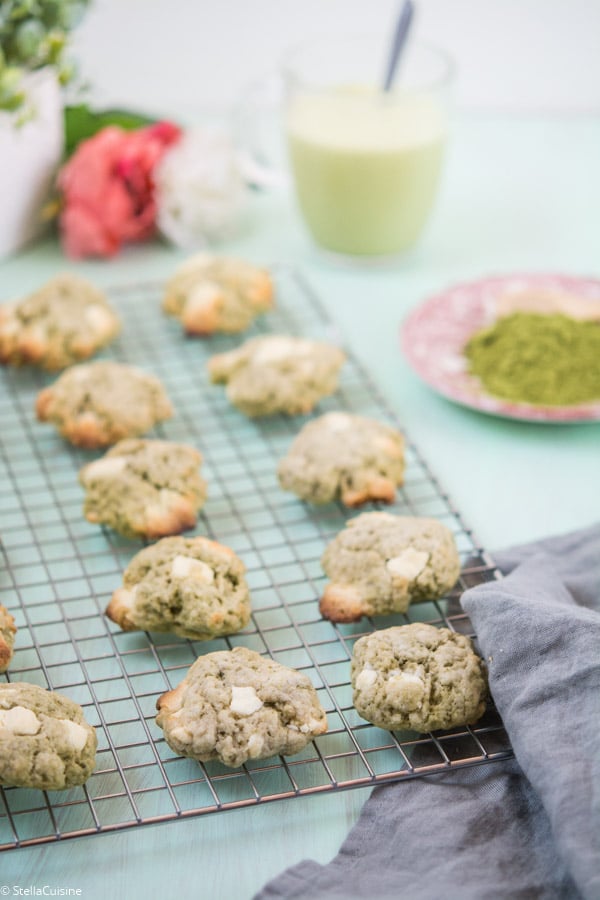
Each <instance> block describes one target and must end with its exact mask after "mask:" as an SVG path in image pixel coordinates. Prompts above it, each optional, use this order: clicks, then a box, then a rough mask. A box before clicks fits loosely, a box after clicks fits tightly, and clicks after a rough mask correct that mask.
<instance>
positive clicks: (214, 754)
mask: <svg viewBox="0 0 600 900" xmlns="http://www.w3.org/2000/svg"><path fill="white" fill-rule="evenodd" d="M156 706H157V709H158V715H157V717H156V723H157V725H158V726H159V727H160V728H162V729H163V731H164V734H165V738H166V741H167V743H168V745H169V747H170V748H171V749H172V750H173V752H174V753H177V754H178V755H180V756H189V757H191V758H193V759H197V760H201V761H202V762H206V761H208V760H211V759H218V760H220V761H221V762H222V763H223V764H224V765H226V766H231V767H233V768H235V767H237V766H241V765H243V764H244V763H245V762H246V761H247V760H248V759H266V758H267V757H269V756H273V755H275V754H278V753H280V754H283V755H284V756H287V755H293V754H294V753H299V752H300V750H302V749H303V748H304V747H305V746H306V744H307V743H308V742H309V741H310V740H312V738H313V737H316V736H317V735H319V734H323V733H324V732H325V731H327V718H326V716H325V711H324V710H323V708H322V707H321V704H320V703H319V698H318V696H317V692H316V691H315V689H314V687H313V685H312V683H311V681H310V679H309V678H308V677H307V676H306V675H304V674H303V673H302V672H297V671H296V670H295V669H290V668H288V667H287V666H283V665H281V663H278V662H275V661H274V660H272V659H265V658H264V657H262V656H260V654H259V653H256V652H255V651H254V650H248V649H247V648H246V647H235V648H234V649H233V650H223V651H218V652H216V653H207V654H206V656H201V657H200V658H199V659H197V660H196V662H195V663H194V664H193V666H192V667H191V669H190V670H189V671H188V673H187V675H186V676H185V678H184V679H183V681H182V682H181V684H180V685H179V686H178V687H176V688H175V689H174V690H172V691H168V692H167V693H166V694H163V695H162V696H161V697H159V699H158V702H157V704H156Z"/></svg>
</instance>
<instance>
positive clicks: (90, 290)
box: [0, 273, 121, 371]
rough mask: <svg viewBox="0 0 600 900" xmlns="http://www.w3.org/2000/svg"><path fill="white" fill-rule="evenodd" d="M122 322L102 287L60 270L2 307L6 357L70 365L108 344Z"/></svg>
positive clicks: (54, 366)
mask: <svg viewBox="0 0 600 900" xmlns="http://www.w3.org/2000/svg"><path fill="white" fill-rule="evenodd" d="M120 327H121V326H120V322H119V319H118V318H117V316H116V314H115V313H114V311H113V309H112V308H111V306H110V304H109V302H108V300H107V298H106V296H105V294H103V293H102V291H99V290H98V289H97V288H96V287H94V285H93V284H90V282H89V281H86V280H85V279H84V278H80V277H79V276H78V275H72V274H70V273H64V274H62V275H57V276H56V277H55V278H52V279H51V280H50V281H48V282H47V284H44V285H43V286H42V287H41V288H39V289H38V290H36V291H34V292H33V293H32V294H29V295H28V296H26V297H24V298H23V299H21V300H18V301H16V302H15V303H6V304H4V305H3V306H0V362H2V363H7V364H9V365H12V366H22V365H27V364H32V365H37V366H41V368H43V369H47V370H48V371H56V370H58V369H64V368H66V366H70V365H71V364H72V363H75V362H80V361H81V360H83V359H87V358H88V357H89V356H92V355H93V354H94V353H95V352H96V351H97V350H99V349H100V348H101V347H104V346H106V344H108V343H110V341H112V339H113V338H114V337H115V336H116V335H117V334H118V332H119V330H120Z"/></svg>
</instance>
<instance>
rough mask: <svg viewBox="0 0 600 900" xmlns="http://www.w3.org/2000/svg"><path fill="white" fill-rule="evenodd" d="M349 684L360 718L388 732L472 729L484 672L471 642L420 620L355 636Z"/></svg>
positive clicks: (482, 698)
mask: <svg viewBox="0 0 600 900" xmlns="http://www.w3.org/2000/svg"><path fill="white" fill-rule="evenodd" d="M351 683H352V691H353V694H352V702H353V703H354V706H355V708H356V710H357V712H358V713H359V715H361V716H362V717H363V719H366V720H367V722H371V723H372V724H373V725H377V726H378V727H379V728H385V729H387V730H389V731H395V730H402V729H410V730H411V731H418V732H421V733H422V732H427V731H435V730H437V729H440V728H444V729H447V728H454V727H455V726H458V725H472V724H474V723H475V722H476V721H477V720H478V719H479V718H480V717H481V716H482V715H483V713H484V711H485V704H486V698H487V677H486V670H485V666H484V663H483V661H482V660H481V659H480V657H479V656H477V654H476V653H475V651H474V650H473V645H472V643H471V640H470V639H469V638H468V637H466V636H465V635H463V634H457V633H456V632H454V631H450V629H449V628H434V627H433V625H426V624H424V623H422V622H415V623H414V624H412V625H399V626H395V627H393V628H385V629H383V630H382V631H375V632H373V634H368V635H365V636H364V637H362V638H359V639H358V640H357V641H356V643H355V645H354V649H353V654H352V666H351Z"/></svg>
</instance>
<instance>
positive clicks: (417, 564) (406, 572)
mask: <svg viewBox="0 0 600 900" xmlns="http://www.w3.org/2000/svg"><path fill="white" fill-rule="evenodd" d="M428 559H429V553H425V552H424V551H423V550H415V549H414V547H407V548H406V550H403V551H402V553H401V554H400V556H394V557H393V559H388V561H387V562H386V564H385V567H386V569H387V570H388V572H389V573H390V574H391V575H396V576H397V577H398V578H406V580H407V581H414V579H415V578H417V576H418V575H420V574H421V572H422V571H423V569H424V568H425V566H426V565H427V561H428Z"/></svg>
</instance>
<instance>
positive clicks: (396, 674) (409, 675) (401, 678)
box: [388, 669, 425, 688]
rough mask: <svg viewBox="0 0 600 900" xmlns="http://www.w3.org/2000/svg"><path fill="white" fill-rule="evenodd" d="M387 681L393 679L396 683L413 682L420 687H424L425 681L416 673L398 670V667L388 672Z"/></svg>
mask: <svg viewBox="0 0 600 900" xmlns="http://www.w3.org/2000/svg"><path fill="white" fill-rule="evenodd" d="M388 680H389V681H395V682H396V684H405V685H407V686H408V685H409V684H414V685H418V686H419V687H420V688H424V687H425V683H424V681H423V679H422V678H420V677H419V676H418V675H415V674H414V673H413V672H400V671H399V670H398V669H396V670H394V671H393V672H390V674H389V676H388Z"/></svg>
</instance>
